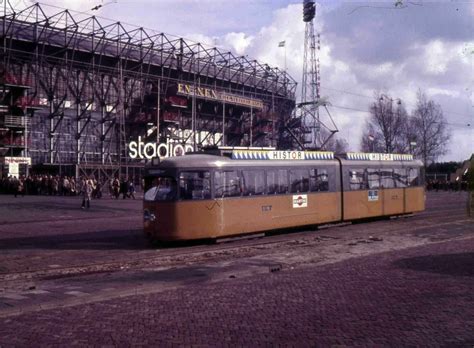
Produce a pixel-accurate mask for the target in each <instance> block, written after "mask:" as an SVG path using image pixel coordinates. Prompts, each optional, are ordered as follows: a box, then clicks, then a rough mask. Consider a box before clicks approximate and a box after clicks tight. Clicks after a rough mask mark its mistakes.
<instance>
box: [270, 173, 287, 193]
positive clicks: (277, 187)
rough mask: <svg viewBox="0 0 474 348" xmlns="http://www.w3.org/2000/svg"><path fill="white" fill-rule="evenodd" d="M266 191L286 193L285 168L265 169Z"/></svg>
mask: <svg viewBox="0 0 474 348" xmlns="http://www.w3.org/2000/svg"><path fill="white" fill-rule="evenodd" d="M267 193H268V194H270V195H272V194H283V193H288V171H287V170H285V169H272V170H267Z"/></svg>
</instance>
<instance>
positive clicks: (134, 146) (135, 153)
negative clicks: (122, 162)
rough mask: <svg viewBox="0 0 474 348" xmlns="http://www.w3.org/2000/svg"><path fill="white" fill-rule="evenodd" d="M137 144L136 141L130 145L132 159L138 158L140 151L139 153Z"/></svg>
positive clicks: (129, 153)
mask: <svg viewBox="0 0 474 348" xmlns="http://www.w3.org/2000/svg"><path fill="white" fill-rule="evenodd" d="M137 146H138V144H137V142H136V141H131V142H130V144H128V150H129V152H128V155H129V156H130V158H137V156H138V151H137Z"/></svg>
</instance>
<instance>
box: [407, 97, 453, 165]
mask: <svg viewBox="0 0 474 348" xmlns="http://www.w3.org/2000/svg"><path fill="white" fill-rule="evenodd" d="M417 99H418V101H417V104H416V109H415V110H414V111H413V114H412V117H411V120H410V132H409V134H408V136H409V138H410V140H411V141H415V142H416V147H415V148H414V151H413V152H414V154H415V155H416V156H418V157H420V158H421V159H422V160H423V163H424V165H425V167H426V166H427V165H428V163H431V162H434V161H435V160H436V158H438V157H439V156H441V155H444V154H445V153H446V152H447V144H448V141H449V139H450V138H451V135H450V133H449V130H448V128H447V124H446V120H445V118H444V115H443V110H442V109H441V106H440V105H439V104H436V103H435V102H434V101H432V100H428V99H427V98H426V95H425V94H424V93H422V92H421V91H418V94H417Z"/></svg>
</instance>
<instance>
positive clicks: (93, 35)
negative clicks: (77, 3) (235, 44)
mask: <svg viewBox="0 0 474 348" xmlns="http://www.w3.org/2000/svg"><path fill="white" fill-rule="evenodd" d="M2 6H3V9H2V11H3V13H2V16H1V17H0V21H1V22H0V24H1V38H0V41H1V43H2V48H1V51H0V54H1V62H2V63H3V66H2V71H3V77H2V81H1V83H2V86H3V88H4V93H3V96H5V95H9V96H11V95H15V93H16V92H14V91H15V88H17V89H18V88H20V87H19V86H23V87H22V88H20V89H21V92H18V93H17V94H18V95H17V97H18V98H17V104H18V105H20V107H22V108H23V110H24V111H25V115H30V116H32V115H34V116H33V117H32V118H31V121H28V122H31V125H30V129H29V134H30V144H28V145H29V146H28V149H25V148H23V149H20V150H21V153H22V154H24V155H26V156H30V157H32V159H33V164H35V163H36V164H37V163H48V164H51V165H57V164H71V165H76V166H79V167H80V168H92V167H95V168H99V169H100V168H102V169H104V168H105V169H107V168H118V167H120V166H123V165H124V164H127V165H128V164H129V163H130V159H127V144H128V142H129V141H130V140H131V139H132V138H133V137H134V136H136V135H140V134H141V135H142V136H143V137H144V138H147V139H154V140H155V141H157V142H160V141H161V142H165V141H175V142H182V143H184V142H185V141H188V140H189V139H184V138H183V136H181V137H177V134H178V133H179V132H181V133H180V134H181V135H183V134H185V136H187V137H188V138H189V137H193V138H194V140H195V141H194V143H193V146H194V147H195V148H199V147H200V145H202V144H203V143H207V144H209V143H212V142H215V143H219V144H222V145H244V146H276V147H285V146H287V145H288V143H289V142H291V141H289V140H288V138H287V135H286V133H284V131H283V130H284V129H285V127H286V124H287V122H288V119H289V117H290V115H291V112H292V110H293V108H294V106H295V91H296V82H295V80H294V79H293V78H291V77H290V76H289V75H288V74H286V72H284V71H280V70H279V69H278V68H273V67H270V66H268V65H267V64H262V63H260V62H258V61H256V60H251V59H249V58H248V57H244V56H236V55H234V54H233V53H231V52H225V51H223V50H221V49H218V48H216V47H206V46H205V45H202V44H200V43H193V42H191V41H188V40H185V39H183V38H176V37H173V36H170V35H167V34H164V33H157V32H154V31H152V30H148V29H146V30H145V29H144V28H139V27H132V26H130V25H125V24H122V23H120V22H109V21H108V20H105V19H99V18H98V17H95V16H90V15H85V14H81V13H79V14H76V13H72V12H71V11H68V10H60V11H58V12H57V13H55V14H52V15H51V14H47V11H46V9H45V5H40V4H34V5H32V6H29V7H27V8H24V9H21V10H18V9H15V8H13V7H12V6H11V5H10V3H9V2H8V1H4V4H2ZM48 11H49V9H48ZM183 86H184V87H183ZM184 88H186V91H187V92H188V93H187V95H185V94H183V93H181V95H180V92H183V90H184ZM18 90H19V89H18ZM189 91H192V93H189ZM215 91H218V92H219V93H220V94H219V95H226V96H227V103H226V101H219V100H211V99H212V98H207V97H209V96H211V97H213V96H214V94H213V93H217V92H215ZM201 92H202V93H201ZM8 93H10V94H8ZM20 94H21V95H20ZM229 96H230V97H229ZM238 96H240V97H241V98H243V99H242V100H243V102H244V103H242V102H240V103H239V102H237V103H232V102H228V100H231V101H232V100H239V99H238ZM242 100H240V101H242ZM254 100H258V101H259V103H260V102H261V104H258V105H259V107H258V108H253V107H252V106H250V107H249V106H248V105H244V104H245V103H250V102H252V103H253V101H254ZM3 103H6V101H5V100H3ZM30 110H31V112H30ZM33 110H35V111H34V114H33ZM28 122H27V123H28ZM183 132H184V133H183ZM26 133H27V132H26V131H25V136H26ZM211 139H212V141H211ZM27 140H28V139H27ZM8 151H10V150H8ZM11 152H12V153H13V150H11Z"/></svg>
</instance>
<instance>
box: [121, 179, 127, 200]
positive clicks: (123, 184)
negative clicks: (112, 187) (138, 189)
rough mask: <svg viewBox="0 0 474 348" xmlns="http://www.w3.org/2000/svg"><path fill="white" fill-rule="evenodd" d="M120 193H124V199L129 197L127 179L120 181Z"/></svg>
mask: <svg viewBox="0 0 474 348" xmlns="http://www.w3.org/2000/svg"><path fill="white" fill-rule="evenodd" d="M120 193H121V194H122V198H123V199H125V198H127V197H128V185H127V181H126V180H125V179H122V180H121V181H120Z"/></svg>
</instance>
